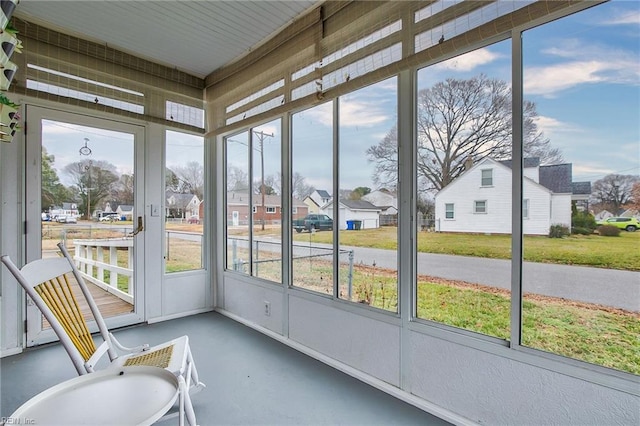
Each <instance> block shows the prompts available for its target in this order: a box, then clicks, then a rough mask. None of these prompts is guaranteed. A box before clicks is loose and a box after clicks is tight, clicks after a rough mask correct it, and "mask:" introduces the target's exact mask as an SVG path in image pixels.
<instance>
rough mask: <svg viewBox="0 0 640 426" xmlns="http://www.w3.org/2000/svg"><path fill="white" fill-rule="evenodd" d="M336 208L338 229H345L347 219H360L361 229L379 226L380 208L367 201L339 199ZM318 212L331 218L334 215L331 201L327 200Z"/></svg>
mask: <svg viewBox="0 0 640 426" xmlns="http://www.w3.org/2000/svg"><path fill="white" fill-rule="evenodd" d="M338 208H339V212H338V217H339V218H340V219H339V221H340V223H339V224H338V226H339V229H347V221H349V220H359V221H361V222H362V223H361V225H360V227H361V229H371V228H379V227H380V213H381V211H382V209H381V208H380V207H376V206H374V205H373V204H371V203H370V202H368V201H365V200H347V199H341V200H340V202H339V204H338ZM320 213H324V214H326V215H327V216H329V217H331V218H333V217H334V216H335V215H334V209H333V201H329V202H328V203H327V204H325V205H324V206H323V207H322V209H321V210H320Z"/></svg>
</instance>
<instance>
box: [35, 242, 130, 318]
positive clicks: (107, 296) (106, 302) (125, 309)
mask: <svg viewBox="0 0 640 426" xmlns="http://www.w3.org/2000/svg"><path fill="white" fill-rule="evenodd" d="M60 255H61V254H60V253H59V251H58V250H57V249H56V250H43V251H42V257H43V258H46V257H57V256H60ZM69 279H70V280H71V288H72V289H73V294H74V295H75V297H76V300H77V301H78V304H79V305H80V310H81V311H82V314H83V316H84V318H85V319H86V320H87V321H93V318H92V316H91V311H90V310H89V304H88V303H87V301H86V299H85V298H84V297H83V295H82V292H81V291H80V287H79V286H78V283H77V282H76V280H75V279H74V278H73V275H72V274H69ZM85 283H86V284H87V288H89V292H90V293H91V296H92V297H93V299H94V300H95V302H96V304H97V305H98V309H99V310H100V312H101V313H102V317H103V318H105V319H107V318H111V317H117V316H118V315H123V314H128V313H131V312H133V305H132V304H130V303H127V302H125V301H124V300H122V299H120V298H118V297H116V296H114V295H113V294H111V293H109V292H108V291H106V290H103V289H101V288H100V287H98V286H96V285H94V284H92V283H91V282H88V281H86V280H85ZM50 327H51V326H50V325H49V322H48V321H47V320H46V319H45V318H44V317H42V328H43V329H45V328H50Z"/></svg>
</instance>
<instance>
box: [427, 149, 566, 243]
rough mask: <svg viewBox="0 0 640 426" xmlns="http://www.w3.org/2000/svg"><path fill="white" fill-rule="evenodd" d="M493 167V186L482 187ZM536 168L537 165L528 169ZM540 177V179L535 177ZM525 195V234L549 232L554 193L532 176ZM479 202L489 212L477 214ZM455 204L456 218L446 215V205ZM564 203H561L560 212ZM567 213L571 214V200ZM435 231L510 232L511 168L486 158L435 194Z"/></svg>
mask: <svg viewBox="0 0 640 426" xmlns="http://www.w3.org/2000/svg"><path fill="white" fill-rule="evenodd" d="M488 168H492V169H493V185H492V186H487V187H482V186H481V178H482V170H483V169H484V170H486V169H488ZM525 170H527V171H537V168H534V167H532V168H527V169H525ZM536 180H537V179H536ZM523 191H524V192H523V193H524V198H525V199H529V218H528V219H525V220H524V223H523V230H524V233H525V234H537V235H546V234H548V233H549V226H550V224H551V221H550V217H551V207H550V203H551V193H550V192H549V191H548V190H547V189H546V188H544V187H542V186H540V185H538V184H537V183H534V182H532V181H531V180H529V179H526V180H525V181H524V187H523ZM476 201H486V213H475V212H474V205H475V202H476ZM447 203H453V204H454V206H455V207H454V211H455V217H454V218H453V219H446V218H445V204H447ZM563 205H564V204H562V205H559V206H558V209H559V210H558V215H559V216H560V215H561V209H563V208H564V207H563ZM566 214H567V215H569V221H570V215H571V208H570V199H569V205H568V207H567V209H566ZM436 230H439V231H442V232H479V233H506V234H509V233H511V169H509V168H508V167H506V166H503V165H502V164H499V163H495V162H493V161H492V160H485V161H483V162H482V163H480V164H478V165H477V166H476V167H474V168H472V169H471V170H469V171H468V172H467V173H465V174H464V175H462V176H460V177H459V178H458V179H456V180H455V181H454V182H453V183H451V184H450V185H449V186H448V187H447V188H445V189H444V190H442V191H440V192H439V193H438V194H437V195H436Z"/></svg>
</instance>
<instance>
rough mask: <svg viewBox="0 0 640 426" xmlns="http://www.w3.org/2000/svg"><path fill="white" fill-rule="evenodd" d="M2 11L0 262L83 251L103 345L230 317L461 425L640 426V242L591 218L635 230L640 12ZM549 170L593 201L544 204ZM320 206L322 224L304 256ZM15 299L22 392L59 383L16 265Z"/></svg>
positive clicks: (38, 7) (380, 5)
mask: <svg viewBox="0 0 640 426" xmlns="http://www.w3.org/2000/svg"><path fill="white" fill-rule="evenodd" d="M4 3H12V4H15V3H17V5H15V8H14V10H12V16H10V17H8V18H7V19H6V23H3V24H4V26H5V27H6V29H5V30H3V55H4V57H3V58H2V60H3V65H2V66H3V78H4V80H5V81H2V84H3V86H2V87H1V88H2V94H3V99H2V103H3V105H2V108H3V110H2V111H3V112H2V120H1V121H2V124H3V126H4V125H6V127H3V128H2V129H3V132H2V139H3V142H2V143H0V164H1V169H0V176H1V181H0V200H1V201H2V202H1V203H0V217H1V220H2V222H1V224H0V241H1V242H0V254H3V255H9V256H10V257H11V258H12V259H13V260H14V261H15V262H16V263H17V264H19V265H22V264H26V263H27V262H30V261H32V260H35V259H39V258H45V257H55V256H57V255H58V253H57V248H56V244H57V243H58V242H60V241H62V242H64V243H65V245H66V246H67V247H68V248H69V250H70V251H71V252H72V253H73V256H74V260H75V262H76V264H77V266H78V268H79V269H80V270H81V271H82V272H83V274H84V275H85V277H86V280H87V281H88V282H89V284H90V285H91V286H94V287H95V292H96V293H95V294H96V296H95V297H96V300H98V301H99V304H100V309H101V312H102V313H103V315H104V316H105V318H106V321H107V325H108V326H109V328H111V329H114V330H121V331H120V332H122V333H129V332H131V330H137V332H138V334H140V335H142V336H144V335H145V333H147V331H148V335H149V336H151V337H152V338H155V335H154V334H153V333H154V331H153V327H156V326H164V327H167V329H168V330H174V329H175V328H181V329H180V331H179V332H180V333H182V334H190V330H189V328H188V327H194V328H193V333H194V334H195V333H196V328H197V339H199V340H202V341H206V343H205V346H203V349H202V350H203V351H204V348H205V347H213V346H216V345H225V341H224V340H219V339H221V335H222V333H220V332H216V331H213V330H214V329H213V322H220V321H221V320H222V321H226V323H225V324H232V325H231V327H232V329H233V330H236V331H238V330H241V329H245V330H247V331H248V332H251V333H255V332H256V331H257V332H259V333H261V335H263V337H264V336H266V338H268V339H270V340H269V341H273V342H276V343H277V344H278V345H283V347H284V346H288V347H290V348H292V349H294V350H295V351H298V352H300V353H302V354H304V355H305V356H308V357H310V358H311V359H315V360H317V361H320V362H321V363H323V364H326V366H329V367H331V368H333V369H336V370H338V371H340V372H342V373H345V374H346V375H348V376H352V377H353V378H355V379H357V380H359V381H361V382H362V383H364V384H366V385H367V386H371V387H373V388H375V389H377V390H380V391H382V392H384V393H386V394H388V395H391V396H392V397H393V398H396V399H397V400H400V401H402V402H404V403H408V404H410V405H411V406H414V407H417V408H418V409H419V410H422V411H424V412H427V413H430V414H432V415H434V416H435V417H437V418H440V419H443V420H444V421H447V422H450V423H454V424H599V425H600V424H638V423H640V380H639V375H640V357H639V355H638V354H639V353H640V341H639V340H638V335H640V232H632V231H629V230H622V231H620V232H617V233H615V232H613V231H610V232H612V233H615V234H616V235H615V236H608V235H607V232H603V231H601V232H598V231H597V230H596V223H595V220H592V219H593V218H592V216H593V215H596V214H597V213H599V212H600V211H604V210H607V211H610V212H618V211H620V212H621V211H624V210H626V209H633V208H635V209H636V211H638V210H640V157H639V155H638V152H639V149H640V128H639V127H638V116H640V96H639V95H640V92H639V87H640V75H639V74H638V69H640V67H639V66H638V58H639V57H640V51H639V44H638V37H639V34H640V6H639V5H638V4H637V3H635V2H627V1H610V2H601V1H534V0H531V1H507V0H499V1H458V0H452V1H442V0H439V1H415V2H414V1H375V2H370V1H302V0H300V1H265V2H235V1H211V2H164V1H158V2H155V1H131V2H111V1H103V2H91V1H84V2H83V1H80V2H49V1H29V0H23V1H21V2H19V3H18V2H15V1H14V2H3V10H5V6H4ZM5 40H8V41H5ZM7 43H8V44H10V45H11V46H13V47H11V48H5V45H6V44H7ZM9 113H11V117H14V118H15V120H14V121H13V122H12V123H9V122H5V121H6V120H5V116H6V117H8V115H7V114H9ZM15 113H17V115H15ZM5 130H6V131H5ZM486 159H491V160H494V161H487V162H486V164H497V163H496V162H501V163H502V164H505V163H507V164H508V165H509V172H508V173H506V172H504V171H503V170H502V169H505V170H506V168H504V167H501V168H498V167H494V168H491V167H488V166H487V167H485V166H484V165H483V166H481V167H477V168H475V169H474V164H476V165H477V164H480V162H482V161H484V160H486ZM567 164H568V165H569V166H567ZM532 165H536V166H532ZM552 165H564V166H563V167H561V168H560V167H559V168H558V169H562V170H563V171H564V172H563V173H565V175H566V174H567V173H568V174H569V175H568V176H565V175H563V176H551V177H549V179H552V180H554V179H555V180H557V182H560V180H563V181H564V180H567V179H568V182H570V183H571V182H580V183H581V184H583V185H582V186H581V188H582V192H583V193H582V195H583V196H584V197H585V198H584V200H586V202H584V203H576V202H575V201H573V202H571V201H570V200H571V199H572V192H571V189H563V188H562V185H559V184H558V185H550V187H553V188H556V189H555V192H554V191H552V190H545V191H541V190H537V189H536V188H538V187H539V186H540V185H539V182H536V181H535V179H536V178H535V174H534V171H533V169H535V167H538V166H552ZM538 168H539V167H538ZM468 170H477V178H476V177H474V178H473V179H467V181H468V182H470V183H466V184H465V185H466V186H465V187H464V191H459V193H460V194H463V195H460V196H457V198H455V199H453V198H452V199H451V200H448V201H447V202H446V204H444V205H443V208H442V209H440V210H442V211H440V210H438V209H436V208H435V202H434V200H435V196H436V194H438V192H439V191H441V190H443V189H444V188H445V187H447V185H449V184H450V183H451V182H453V181H455V180H456V179H457V178H458V177H460V176H461V175H463V174H464V173H465V171H468ZM535 173H538V170H535ZM467 177H469V175H467ZM459 182H461V181H459ZM587 183H588V184H587ZM532 188H533V189H536V190H533V189H532ZM587 189H588V190H589V191H590V195H585V194H584V191H586V190H587ZM316 191H318V192H320V191H323V192H322V193H326V194H327V196H328V197H330V199H329V201H328V202H327V203H325V204H324V205H321V206H316V207H315V208H316V210H314V213H317V214H319V215H324V216H326V217H327V222H326V223H325V225H324V226H322V227H320V226H317V227H316V226H311V225H309V226H307V227H306V228H298V230H300V231H301V232H296V230H297V229H294V224H297V223H299V221H303V222H304V219H305V215H306V213H307V212H311V211H310V210H308V207H307V205H306V204H305V199H306V198H307V197H308V196H310V195H311V194H312V193H314V192H316ZM370 193H377V194H383V195H384V196H379V197H377V198H368V199H367V198H363V197H366V195H367V194H370ZM552 196H553V197H558V198H563V199H566V200H567V202H566V203H561V205H562V206H564V207H562V208H563V209H564V210H565V211H553V209H550V208H549V207H548V206H549V201H548V200H547V199H544V197H547V198H549V197H552ZM365 199H367V200H368V201H365ZM376 199H378V200H383V199H384V200H385V201H384V202H382V201H381V202H380V203H379V205H377V204H376ZM334 200H338V202H334ZM388 200H393V203H394V205H393V206H391V205H390V204H389V203H390V201H388ZM365 203H366V204H367V205H372V206H373V208H368V209H367V215H366V216H365V215H364V213H361V216H362V217H359V216H358V213H357V212H358V211H364V210H362V209H361V210H353V211H349V212H348V213H347V212H345V209H344V208H343V207H344V206H346V205H349V206H353V205H364V204H365ZM389 207H393V209H391V210H392V211H393V212H394V213H393V215H388V214H387V215H384V214H382V213H381V212H383V211H386V210H387V209H388V208H389ZM396 212H397V213H396ZM496 213H500V215H499V217H500V218H503V219H504V218H507V219H506V220H500V222H501V223H499V224H496V223H493V224H492V229H496V225H498V226H497V228H498V229H500V230H501V231H500V232H491V233H487V232H485V231H483V229H484V228H483V227H481V226H478V227H477V230H476V231H475V232H467V231H466V230H468V229H469V228H470V227H471V228H473V225H472V224H471V223H469V222H472V223H473V222H475V223H477V224H480V223H484V222H487V218H490V217H491V215H495V214H496ZM616 214H617V213H614V215H616ZM390 216H393V217H390ZM70 217H71V218H73V219H71V220H70V219H69V218H70ZM558 217H563V218H564V217H567V218H568V217H571V226H565V224H564V223H563V224H560V223H559V221H558V220H557V218H558ZM103 219H104V220H103ZM534 220H536V221H540V222H544V223H550V224H551V226H550V229H549V236H547V235H542V236H541V235H529V234H526V231H525V229H527V226H526V224H527V221H529V222H533V221H534ZM456 221H457V225H456ZM545 221H546V222H545ZM463 222H464V223H463ZM502 222H504V223H502ZM355 223H358V226H355ZM327 224H328V225H327ZM361 224H362V226H360V225H361ZM443 224H448V225H452V226H449V227H448V228H449V229H455V228H456V227H457V228H460V229H465V232H439V230H441V229H445V228H444V227H443V226H442V225H443ZM594 231H595V232H594ZM551 237H559V238H551ZM0 291H1V293H0V297H1V298H0V317H1V326H0V354H1V356H2V358H3V364H2V365H3V370H4V373H3V375H5V377H7V376H6V374H7V372H8V371H10V370H8V369H9V366H10V365H11V364H12V362H13V361H12V360H13V359H17V358H15V357H22V356H24V357H30V356H31V357H42V358H44V359H46V357H48V356H51V357H52V358H50V359H51V360H53V359H57V358H55V357H56V356H59V355H60V353H61V351H62V349H61V348H60V347H59V346H57V345H54V346H51V345H47V344H49V343H51V342H55V341H56V340H57V338H56V336H55V334H54V333H53V331H52V330H51V329H50V327H49V326H48V324H47V322H46V321H43V320H42V316H41V314H40V312H39V311H38V309H37V308H36V307H35V306H33V304H32V303H30V301H29V300H28V298H27V297H26V296H25V294H24V292H23V291H22V289H21V288H20V287H19V286H18V285H17V284H16V281H15V280H14V279H13V277H12V276H11V274H9V272H8V271H7V270H6V269H5V268H3V269H2V272H1V273H0ZM209 322H210V323H211V326H212V331H211V334H210V335H208V333H207V323H209ZM172 324H175V325H172ZM196 324H197V325H196ZM131 326H136V327H134V328H131ZM145 330H147V331H145ZM192 340H193V338H192ZM194 344H195V343H194ZM43 345H46V346H44V348H42V347H41V346H43ZM243 348H244V349H245V350H251V349H247V347H246V346H244V347H243ZM56 350H57V351H58V352H55V351H56ZM255 350H260V349H258V346H256V349H255ZM42 354H46V355H42ZM51 354H53V355H51ZM254 355H255V354H254ZM255 358H259V356H255ZM21 359H22V358H21ZM224 359H225V358H224V357H222V360H224ZM222 360H221V359H216V358H214V357H209V356H205V357H201V358H200V359H196V361H197V362H198V364H199V366H200V367H199V368H200V369H201V370H204V371H207V370H211V369H209V368H208V367H207V366H208V365H213V364H216V363H219V362H223V361H222ZM44 362H46V361H44ZM52 362H53V361H52ZM56 365H57V364H56ZM202 365H205V367H202ZM67 367H68V368H69V371H68V373H69V376H67V377H66V378H69V377H71V376H72V375H73V371H72V369H71V365H70V364H69V365H68V366H66V365H64V363H63V362H62V361H61V363H60V366H59V367H56V368H60V369H63V368H67ZM265 368H266V367H265ZM52 370H53V369H52ZM309 374H311V373H309ZM8 377H12V380H13V378H14V377H15V375H14V373H13V372H11V374H10V375H9V376H8ZM55 377H56V378H57V377H58V376H55ZM247 377H248V376H247ZM51 380H54V379H51ZM215 381H216V380H215V377H211V378H210V380H209V382H210V383H209V388H210V387H215V386H216V384H215ZM51 384H53V383H51ZM255 386H264V384H260V385H257V384H256V385H255ZM297 386H299V385H297ZM11 387H12V384H11V383H6V382H5V380H3V383H2V401H3V406H0V409H1V410H2V412H0V416H8V415H10V414H11V411H12V410H13V409H15V408H16V407H15V406H12V404H14V400H15V399H11V400H10V399H9V397H8V396H7V393H8V392H10V389H11ZM209 388H208V389H207V390H205V391H204V392H203V394H206V392H214V391H212V390H210V389H209ZM302 391H303V389H300V388H292V389H290V390H288V392H289V393H292V394H295V393H298V392H302ZM25 392H28V389H27V390H26V391H25ZM215 392H217V393H218V394H220V393H221V390H220V389H216V390H215ZM36 393H37V392H36V391H34V392H33V393H32V394H30V395H26V398H27V399H28V398H30V397H31V396H33V395H35V394H36ZM230 394H231V395H233V392H231V393H230ZM198 397H199V398H200V399H194V408H195V411H196V413H198V411H199V410H200V411H202V412H210V411H207V408H206V407H205V405H206V404H208V401H210V400H209V399H206V397H204V396H203V397H201V396H200V395H198ZM238 404H239V405H241V404H240V403H239V402H238ZM4 405H7V406H10V408H9V407H6V409H5V406H4ZM282 405H283V406H284V407H286V405H287V401H282ZM209 408H210V407H209ZM6 410H8V412H6ZM285 411H286V410H285ZM435 417H434V418H435ZM292 418H295V417H289V418H282V421H279V419H278V418H269V419H268V420H265V419H263V420H260V419H259V418H258V417H255V418H252V419H249V418H247V417H245V418H242V419H241V420H239V419H235V420H234V419H232V418H229V417H225V418H224V420H223V422H231V423H233V422H237V423H245V424H246V423H254V424H260V423H271V424H274V423H282V424H284V423H289V424H292V423H294V421H292V420H291V419H292ZM416 418H417V417H408V418H404V417H403V418H402V419H398V423H403V422H405V423H406V422H409V421H410V419H416ZM328 419H329V420H328ZM198 420H199V423H200V424H202V425H205V424H219V423H220V420H218V421H216V419H214V418H207V417H203V416H199V417H198ZM332 422H335V423H340V422H342V423H355V421H354V420H353V417H349V418H345V419H343V420H342V421H340V420H337V419H336V418H335V417H322V416H315V417H314V416H313V415H311V414H310V415H309V417H308V418H306V419H305V421H304V423H306V424H316V423H323V424H326V423H332ZM300 423H303V422H302V421H301V422H300Z"/></svg>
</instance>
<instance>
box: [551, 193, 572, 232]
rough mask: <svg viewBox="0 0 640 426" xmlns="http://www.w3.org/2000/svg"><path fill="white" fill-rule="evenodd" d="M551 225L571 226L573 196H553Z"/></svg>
mask: <svg viewBox="0 0 640 426" xmlns="http://www.w3.org/2000/svg"><path fill="white" fill-rule="evenodd" d="M551 224H552V225H565V226H568V227H570V226H571V194H553V196H552V197H551Z"/></svg>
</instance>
